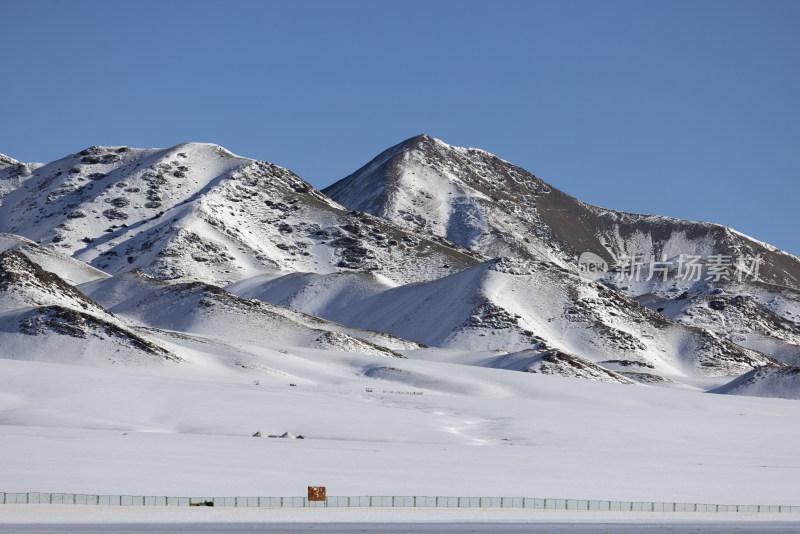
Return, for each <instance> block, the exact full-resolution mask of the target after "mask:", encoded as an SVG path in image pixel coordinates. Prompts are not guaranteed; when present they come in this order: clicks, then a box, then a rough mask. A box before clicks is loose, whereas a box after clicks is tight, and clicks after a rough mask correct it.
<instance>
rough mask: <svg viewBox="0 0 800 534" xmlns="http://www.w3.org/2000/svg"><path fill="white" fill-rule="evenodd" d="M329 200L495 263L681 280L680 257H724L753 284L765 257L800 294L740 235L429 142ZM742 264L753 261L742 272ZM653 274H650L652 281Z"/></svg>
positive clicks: (783, 267) (799, 270)
mask: <svg viewBox="0 0 800 534" xmlns="http://www.w3.org/2000/svg"><path fill="white" fill-rule="evenodd" d="M323 193H325V194H326V195H328V196H330V197H331V198H332V199H334V200H336V201H337V202H339V203H341V204H343V205H346V206H348V207H350V208H351V209H356V210H360V211H364V212H366V213H372V214H374V215H377V216H380V217H383V218H385V219H387V220H390V221H392V222H394V223H396V224H398V225H400V226H403V227H404V228H407V229H409V230H414V231H417V232H420V233H425V234H429V235H436V236H440V237H446V238H447V239H449V240H451V241H453V242H455V243H458V244H460V245H463V246H464V247H467V248H470V249H471V250H474V251H476V252H480V253H481V254H484V255H486V256H489V257H498V256H510V257H513V258H520V259H534V260H544V261H551V262H554V263H556V264H558V265H560V266H562V267H565V268H569V269H577V268H578V260H579V257H580V255H581V254H583V253H584V252H591V253H593V254H596V255H598V256H599V257H600V258H602V259H603V260H605V261H606V262H607V263H608V264H609V266H611V267H612V268H613V267H618V268H620V269H624V267H625V266H626V265H628V264H630V263H632V259H634V258H637V259H638V260H639V261H642V262H644V263H646V264H647V265H648V266H649V260H650V258H654V259H655V261H657V262H662V261H663V260H667V261H672V264H671V265H669V266H665V265H657V267H659V268H662V269H663V268H665V267H667V268H670V267H671V268H672V269H673V272H674V271H675V270H676V269H677V267H678V266H677V260H678V258H679V257H680V255H684V257H685V258H687V259H688V257H689V256H698V257H699V259H698V260H697V261H698V262H700V263H702V264H703V265H706V266H707V265H708V264H709V263H710V262H713V258H714V257H715V256H724V257H725V259H726V260H728V262H729V263H732V265H729V266H728V273H727V274H728V276H730V277H735V276H737V275H742V276H743V277H744V278H750V277H752V275H751V274H749V273H748V272H747V271H746V269H751V270H752V268H753V263H752V261H751V260H753V259H754V258H756V257H760V258H761V260H762V261H761V263H760V264H759V269H758V276H759V278H760V279H761V280H762V281H763V282H766V283H769V284H774V285H779V286H786V287H790V288H794V289H800V260H798V258H796V257H794V256H792V255H790V254H786V253H784V252H782V251H780V250H778V249H776V248H775V247H772V246H770V245H768V244H766V243H762V242H760V241H757V240H755V239H752V238H749V237H747V236H745V235H743V234H741V233H739V232H736V231H735V230H731V229H730V228H726V227H724V226H720V225H717V224H712V223H700V222H691V221H683V220H679V219H673V218H669V217H661V216H655V215H639V214H633V213H622V212H617V211H613V210H608V209H603V208H598V207H596V206H592V205H590V204H587V203H585V202H581V201H580V200H577V199H576V198H573V197H571V196H569V195H567V194H566V193H564V192H562V191H559V190H558V189H556V188H554V187H552V186H551V185H550V184H547V183H545V182H544V181H542V180H540V179H539V178H537V177H536V176H534V175H533V174H531V173H529V172H527V171H525V170H524V169H521V168H519V167H517V166H515V165H513V164H511V163H509V162H507V161H504V160H502V159H500V158H498V157H497V156H494V155H492V154H489V153H488V152H484V151H483V150H478V149H473V148H459V147H454V146H450V145H448V144H446V143H444V142H442V141H439V140H438V139H433V138H431V137H428V136H427V135H420V136H417V137H414V138H411V139H408V140H406V141H404V142H402V143H400V144H398V145H396V146H394V147H392V148H390V149H388V150H386V151H385V152H383V153H381V154H380V155H379V156H377V157H376V158H375V159H373V160H372V161H371V162H369V163H367V164H366V165H365V166H364V167H362V168H361V169H359V170H358V171H356V172H354V173H353V174H351V175H350V176H348V177H346V178H344V179H342V180H340V181H338V182H336V183H335V184H333V185H331V186H329V187H327V188H325V189H323ZM739 260H741V261H742V262H744V263H742V264H741V266H742V269H740V271H739V272H738V273H737V271H736V269H735V266H736V262H737V261H739ZM745 268H746V269H745ZM630 271H631V269H630V268H628V269H627V271H626V272H625V273H623V274H628V273H630ZM648 274H649V273H648V272H644V276H643V277H642V282H645V280H644V278H646V277H647V275H648ZM656 274H657V275H658V274H661V271H658V272H657V273H656ZM613 278H614V277H610V279H611V280H613ZM628 278H633V277H632V276H631V277H624V279H625V281H624V282H622V283H619V284H616V285H618V286H621V287H624V286H631V287H624V290H626V291H627V292H628V293H629V294H631V295H634V296H636V295H639V294H642V293H644V292H645V291H644V287H643V286H641V285H636V284H633V283H628V282H629V280H628ZM703 278H705V273H704V276H703ZM630 281H631V282H635V280H630ZM667 282H669V277H668V280H667ZM676 282H677V280H676V279H675V277H674V276H673V277H672V284H670V283H666V282H664V281H663V276H655V277H654V278H653V279H652V280H651V281H650V284H649V286H650V287H649V291H647V292H652V293H659V292H667V291H668V290H674V291H677V290H678V289H677V288H676V286H675V284H676ZM653 286H655V287H653ZM681 289H682V290H686V289H687V288H681ZM628 290H629V291H628ZM681 292H682V291H681Z"/></svg>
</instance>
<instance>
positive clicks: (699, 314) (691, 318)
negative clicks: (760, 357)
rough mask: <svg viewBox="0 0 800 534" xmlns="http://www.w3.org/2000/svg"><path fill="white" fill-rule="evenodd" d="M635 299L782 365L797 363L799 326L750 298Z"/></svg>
mask: <svg viewBox="0 0 800 534" xmlns="http://www.w3.org/2000/svg"><path fill="white" fill-rule="evenodd" d="M636 300H637V301H638V302H639V303H641V304H642V305H644V306H647V307H648V308H650V309H651V310H654V311H657V312H659V313H662V314H663V315H665V316H667V317H669V318H670V319H672V320H674V321H677V322H679V323H681V324H685V325H688V326H697V327H700V328H705V329H707V330H711V331H713V332H716V333H718V334H721V335H724V336H725V337H726V338H728V339H730V340H731V341H733V342H734V343H736V344H737V345H741V346H743V347H747V348H750V349H753V350H757V351H759V352H763V353H765V354H769V355H770V356H772V357H773V358H775V359H777V360H780V361H782V362H784V363H788V364H790V365H798V364H800V325H798V324H797V323H796V322H794V321H790V320H788V319H786V318H784V317H782V316H780V315H778V314H777V313H775V312H773V311H772V310H770V309H768V308H767V307H766V306H764V305H763V304H762V303H760V302H758V301H756V300H755V299H754V298H753V297H750V296H745V295H730V294H725V293H722V292H720V293H717V294H715V295H702V296H698V295H691V294H689V293H684V294H682V295H680V296H679V297H678V298H675V299H665V298H662V297H658V296H656V295H643V296H641V297H638V298H637V299H636Z"/></svg>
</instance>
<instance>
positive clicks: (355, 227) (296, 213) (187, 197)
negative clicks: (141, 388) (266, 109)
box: [0, 143, 478, 285]
mask: <svg viewBox="0 0 800 534" xmlns="http://www.w3.org/2000/svg"><path fill="white" fill-rule="evenodd" d="M0 184H2V187H0V195H2V198H1V199H0V201H1V202H2V210H0V228H2V230H3V231H5V232H8V233H13V234H17V235H21V236H24V237H27V238H29V239H31V240H33V241H36V242H37V243H39V244H41V245H43V246H46V247H48V248H51V249H54V250H59V251H61V252H63V253H64V254H66V255H69V256H72V257H73V258H76V259H79V260H81V261H84V262H86V263H88V264H90V265H91V266H93V267H95V268H97V269H101V270H103V271H104V272H107V273H109V274H117V273H121V272H127V271H133V270H140V271H142V272H144V273H147V274H150V275H153V276H156V277H158V278H161V279H164V280H179V281H193V280H200V281H204V282H208V283H213V284H216V285H225V284H227V283H230V282H234V281H238V280H242V279H245V278H249V277H252V276H257V275H261V274H265V273H266V274H270V275H276V274H279V273H284V274H285V273H291V272H321V273H328V272H336V271H348V270H358V271H374V272H378V273H381V274H383V275H384V276H386V277H388V278H390V279H392V280H395V281H397V282H399V283H408V282H416V281H422V280H430V279H433V278H437V277H439V276H441V275H443V274H448V273H451V272H456V271H458V270H461V269H463V268H465V267H468V266H472V265H474V264H475V263H476V262H477V261H478V260H477V259H476V258H478V255H476V254H475V253H472V252H469V251H467V250H466V249H463V248H461V247H457V246H455V245H453V244H451V243H447V242H445V241H444V240H442V239H439V238H434V237H424V236H419V235H413V234H410V233H409V232H407V231H403V230H401V229H399V228H398V227H396V226H395V225H392V224H388V223H387V222H386V221H384V220H382V219H378V218H375V217H372V216H369V215H366V214H361V213H355V212H350V211H348V210H347V209H345V208H343V207H342V206H340V205H338V204H336V203H335V202H333V201H331V200H330V199H328V198H327V197H325V196H324V195H322V194H321V193H320V192H318V191H316V190H315V189H313V188H312V187H311V186H309V185H308V184H307V183H305V182H304V181H303V180H301V179H300V178H298V177H297V176H295V175H294V174H292V173H291V172H289V171H287V170H286V169H283V168H281V167H278V166H276V165H272V164H270V163H266V162H261V161H254V160H250V159H246V158H241V157H238V156H235V155H234V154H231V153H230V152H228V151H227V150H225V149H223V148H222V147H219V146H217V145H209V144H198V143H188V144H183V145H179V146H177V147H173V148H170V149H165V150H139V149H130V148H128V147H91V148H89V149H86V150H84V151H82V152H80V153H77V154H73V155H71V156H68V157H66V158H64V159H61V160H58V161H55V162H53V163H48V164H22V163H19V164H15V165H11V166H8V167H6V168H4V169H1V170H0Z"/></svg>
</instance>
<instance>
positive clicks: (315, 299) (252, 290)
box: [225, 272, 397, 317]
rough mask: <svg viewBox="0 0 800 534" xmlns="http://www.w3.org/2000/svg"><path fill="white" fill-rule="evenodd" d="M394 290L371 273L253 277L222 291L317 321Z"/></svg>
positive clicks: (393, 284)
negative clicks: (272, 305)
mask: <svg viewBox="0 0 800 534" xmlns="http://www.w3.org/2000/svg"><path fill="white" fill-rule="evenodd" d="M396 286H397V284H395V283H393V282H392V281H391V280H389V279H388V278H385V277H383V276H380V275H377V274H375V273H373V272H351V273H348V272H344V273H331V274H315V273H295V274H287V275H285V276H282V277H280V278H271V277H264V278H262V277H254V278H248V279H247V280H242V281H241V282H236V283H233V284H231V285H229V286H228V287H226V288H225V289H226V290H228V291H230V292H231V293H233V294H235V295H238V296H240V297H244V298H254V299H258V300H263V301H265V302H272V303H274V304H279V305H281V306H286V307H289V308H292V309H295V310H301V311H303V312H304V313H308V314H311V315H316V316H317V317H337V316H339V314H340V313H341V312H342V311H343V310H347V309H348V308H350V307H351V306H353V305H356V304H357V303H358V302H360V301H362V300H364V299H365V298H367V297H371V296H373V295H377V294H378V293H381V292H383V291H386V290H387V289H391V288H392V287H396Z"/></svg>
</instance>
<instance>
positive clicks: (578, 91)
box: [0, 0, 800, 254]
mask: <svg viewBox="0 0 800 534" xmlns="http://www.w3.org/2000/svg"><path fill="white" fill-rule="evenodd" d="M0 12H1V13H2V20H3V24H2V31H1V33H0V34H1V35H2V41H0V42H1V43H2V44H0V65H2V72H3V75H2V80H0V124H2V127H0V152H2V153H5V154H7V155H9V156H12V157H15V158H17V159H20V160H23V161H50V160H53V159H57V158H60V157H63V156H65V155H67V154H69V153H73V152H76V151H78V150H81V149H83V148H85V147H87V146H90V145H95V144H100V145H129V146H135V147H164V146H172V145H175V144H178V143H180V142H183V141H208V142H214V143H218V144H221V145H223V146H225V147H227V148H228V149H230V150H231V151H233V152H235V153H238V154H241V155H243V156H249V157H253V158H258V159H263V160H268V161H271V162H274V163H277V164H279V165H282V166H284V167H288V168H289V169H291V170H293V171H294V172H296V173H297V174H299V175H300V176H301V177H302V178H304V179H305V180H307V181H309V182H310V183H311V184H313V185H315V186H317V187H324V186H326V185H329V184H331V183H332V182H334V181H335V180H337V179H339V178H342V177H344V176H346V175H347V174H349V173H350V172H352V171H354V170H355V169H357V168H358V167H360V166H361V165H362V164H364V163H366V162H367V161H368V160H369V159H371V158H372V157H373V156H375V155H376V154H377V153H379V152H380V151H381V150H383V149H385V148H387V147H389V146H391V145H393V144H396V143H398V142H400V141H402V140H403V139H405V138H408V137H411V136H413V135H416V134H418V133H427V134H429V135H432V136H434V137H438V138H440V139H442V140H444V141H446V142H448V143H450V144H454V145H459V146H472V147H478V148H483V149H485V150H488V151H490V152H493V153H495V154H497V155H498V156H500V157H502V158H504V159H507V160H509V161H511V162H513V163H515V164H517V165H519V166H521V167H524V168H526V169H527V170H529V171H531V172H533V173H535V174H536V175H537V176H539V177H540V178H543V179H545V180H547V181H548V182H550V183H551V184H552V185H554V186H555V187H558V188H560V189H562V190H564V191H566V192H568V193H570V194H572V195H574V196H576V197H578V198H581V199H583V200H586V201H587V202H591V203H593V204H597V205H601V206H604V207H609V208H614V209H620V210H626V211H636V212H643V213H658V214H663V215H670V216H675V217H681V218H687V219H693V220H709V221H714V222H719V223H722V224H726V225H728V226H732V227H734V228H736V229H738V230H740V231H743V232H745V233H747V234H750V235H752V236H754V237H756V238H758V239H761V240H764V241H767V242H770V243H772V244H774V245H776V246H778V247H780V248H782V249H784V250H787V251H789V252H792V253H794V254H800V235H798V232H797V226H798V225H797V216H796V213H797V205H798V201H800V199H798V196H799V195H798V193H800V180H798V169H800V30H799V29H798V28H800V1H795V0H791V1H750V2H740V1H734V0H725V1H702V0H693V1H689V2H683V1H675V0H669V1H662V2H652V1H645V0H637V1H589V2H583V1H569V0H560V1H529V2H512V1H506V2H503V1H499V2H498V1H493V2H488V1H487V2H469V1H458V2H450V1H435V0H428V1H424V2H418V1H407V0H406V1H402V2H387V1H365V2H353V1H326V2H302V1H295V2H283V1H280V2H279V1H273V2H270V1H260V2H256V1H253V2H247V1H235V0H234V1H229V2H204V1H175V0H172V1H170V0H165V1H163V2H150V1H142V0H136V1H131V2H119V1H102V2H95V1H81V0H76V1H68V0H26V1H23V0H0Z"/></svg>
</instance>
